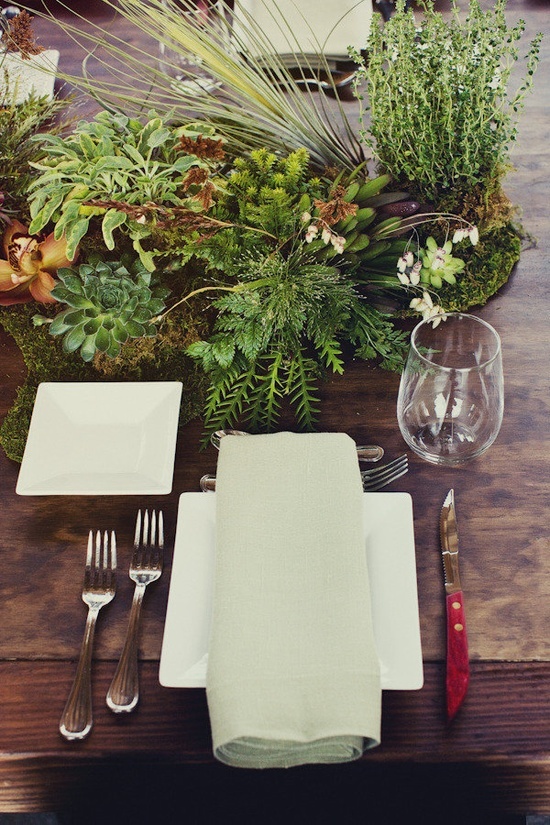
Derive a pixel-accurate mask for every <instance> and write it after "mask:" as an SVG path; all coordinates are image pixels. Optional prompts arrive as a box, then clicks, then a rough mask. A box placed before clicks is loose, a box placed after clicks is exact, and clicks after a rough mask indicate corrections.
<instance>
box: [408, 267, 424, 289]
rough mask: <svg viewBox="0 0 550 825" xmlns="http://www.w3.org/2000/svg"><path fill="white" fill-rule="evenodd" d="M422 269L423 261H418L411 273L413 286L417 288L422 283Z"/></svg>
mask: <svg viewBox="0 0 550 825" xmlns="http://www.w3.org/2000/svg"><path fill="white" fill-rule="evenodd" d="M421 269H422V261H417V262H416V263H415V265H414V266H413V268H412V269H411V271H410V273H409V277H410V279H411V284H414V286H416V285H417V284H419V283H420V270H421Z"/></svg>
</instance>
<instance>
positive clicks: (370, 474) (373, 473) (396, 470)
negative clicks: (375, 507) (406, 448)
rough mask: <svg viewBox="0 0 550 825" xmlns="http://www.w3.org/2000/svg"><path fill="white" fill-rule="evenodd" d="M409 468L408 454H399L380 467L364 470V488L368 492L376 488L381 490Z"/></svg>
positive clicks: (362, 476) (362, 475)
mask: <svg viewBox="0 0 550 825" xmlns="http://www.w3.org/2000/svg"><path fill="white" fill-rule="evenodd" d="M408 469H409V459H408V457H407V454H406V453H405V455H402V456H399V458H396V459H394V461H390V462H388V464H382V465H380V466H378V467H373V468H372V469H370V470H363V472H362V473H361V478H362V480H363V490H364V491H365V492H366V493H367V492H368V493H372V492H374V491H376V490H381V489H382V487H386V486H387V485H388V484H391V483H392V481H396V480H397V479H398V478H401V476H404V475H405V473H406V472H408Z"/></svg>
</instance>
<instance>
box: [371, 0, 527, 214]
mask: <svg viewBox="0 0 550 825" xmlns="http://www.w3.org/2000/svg"><path fill="white" fill-rule="evenodd" d="M421 5H422V11H423V14H422V18H421V19H420V18H417V17H415V15H413V12H412V10H410V11H409V10H405V4H404V0H398V2H397V5H396V11H395V14H394V15H393V16H392V18H391V19H390V20H389V21H388V22H387V23H385V24H384V26H381V25H378V26H376V25H375V26H373V29H372V32H371V36H370V39H369V48H368V65H366V66H365V65H363V67H362V69H361V71H360V78H362V79H365V80H366V83H367V92H368V109H369V110H370V122H369V129H370V131H367V129H364V130H363V132H362V139H363V141H364V142H365V144H366V145H367V146H369V147H371V148H372V149H373V150H374V151H375V154H376V157H377V158H378V160H379V161H380V164H381V166H382V167H383V169H385V170H386V171H389V173H390V174H391V175H392V176H393V177H394V179H395V180H396V181H397V182H398V183H405V184H406V185H409V184H411V185H412V186H413V187H414V192H415V194H417V195H419V197H420V199H421V200H424V201H428V202H432V203H434V204H435V205H436V207H438V208H440V204H441V202H442V198H446V199H447V200H446V206H445V209H446V210H448V211H454V212H458V213H459V214H460V209H461V205H462V200H463V198H464V197H465V196H466V195H467V194H468V193H470V192H471V191H472V189H473V188H474V187H476V186H477V185H480V186H481V190H482V193H483V192H484V191H485V190H486V189H487V187H490V186H491V185H492V186H493V188H494V181H495V180H498V179H500V178H501V176H502V175H503V174H504V172H505V171H506V169H507V167H508V164H509V149H510V146H511V144H512V143H513V141H515V139H516V133H517V118H518V114H519V112H520V111H521V109H522V107H523V104H524V100H525V97H526V95H527V93H528V92H529V91H530V89H531V87H532V83H533V74H534V72H535V69H536V66H537V62H538V52H539V48H540V42H541V37H542V35H538V36H537V37H535V39H534V40H533V41H532V43H531V44H530V48H529V50H528V54H527V57H526V69H525V79H524V80H523V82H522V83H521V85H520V87H519V88H518V89H517V91H515V92H514V93H510V94H509V93H508V84H509V80H510V74H511V71H512V68H513V67H514V64H515V63H516V61H517V60H518V57H519V53H518V47H517V43H518V41H519V40H520V39H521V36H522V33H523V31H524V28H525V24H524V22H523V21H522V20H520V21H519V22H518V23H517V24H516V25H515V26H514V27H513V28H508V27H507V25H506V19H505V6H506V0H496V2H495V4H494V6H492V7H491V8H489V9H488V10H487V11H485V12H484V11H482V10H481V8H480V5H479V2H478V0H470V2H469V13H468V14H467V16H466V17H465V19H464V20H463V21H462V20H461V19H460V17H459V9H458V6H457V4H456V3H455V2H454V0H453V2H452V14H451V17H450V20H449V21H446V20H445V19H444V17H443V15H442V14H441V13H439V12H436V11H435V10H434V3H433V2H432V0H425V2H422V3H421Z"/></svg>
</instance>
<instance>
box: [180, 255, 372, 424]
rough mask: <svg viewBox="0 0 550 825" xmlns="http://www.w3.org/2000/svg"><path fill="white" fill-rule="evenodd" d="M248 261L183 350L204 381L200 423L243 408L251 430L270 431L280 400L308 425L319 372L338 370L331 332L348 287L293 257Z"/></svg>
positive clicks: (330, 272)
mask: <svg viewBox="0 0 550 825" xmlns="http://www.w3.org/2000/svg"><path fill="white" fill-rule="evenodd" d="M249 263H250V268H249V270H248V272H245V271H243V272H242V273H241V282H240V285H239V287H238V289H235V291H232V292H228V293H226V294H225V295H224V296H223V297H221V298H219V299H218V300H217V301H216V302H215V307H216V309H217V310H218V316H217V320H216V322H215V325H214V332H213V334H212V336H211V338H210V340H208V341H201V342H198V343H196V344H192V345H191V347H190V348H189V354H190V355H191V356H192V357H194V358H197V359H198V360H200V362H201V363H202V366H203V368H204V370H205V371H206V372H207V373H208V375H209V376H210V380H211V390H210V393H209V397H208V402H207V408H206V421H205V423H206V426H207V428H208V429H219V428H220V427H223V426H229V425H231V424H234V423H235V422H236V421H237V419H238V418H239V416H241V415H242V414H243V411H245V418H246V420H247V422H248V423H249V425H250V427H251V428H253V429H262V430H272V429H273V428H274V427H275V425H276V422H277V419H278V416H279V413H280V408H281V403H282V401H283V399H285V398H286V399H288V401H289V402H290V404H291V405H292V406H293V407H294V409H295V414H296V419H297V422H298V424H299V425H300V426H302V427H304V428H306V429H311V428H312V427H313V424H314V421H315V415H316V412H317V406H316V405H317V401H318V399H317V397H316V385H317V381H318V378H319V375H320V374H321V372H322V369H323V368H328V369H330V370H332V371H333V372H338V373H341V372H342V371H343V362H342V359H341V357H340V356H341V349H340V344H339V341H338V336H339V335H341V334H342V332H343V330H344V328H345V326H346V324H347V323H348V320H349V318H350V314H351V312H352V310H353V307H354V306H355V304H356V302H357V300H358V299H357V296H356V294H355V291H354V288H353V285H352V283H351V282H350V281H349V280H347V279H346V278H344V277H343V276H342V275H341V274H340V273H339V271H338V270H337V269H336V268H335V267H329V266H327V265H322V264H316V263H312V262H311V261H308V260H307V259H304V258H302V257H301V256H299V255H292V256H290V257H289V258H288V259H285V258H284V257H283V256H281V255H280V254H273V255H271V256H268V257H266V258H264V259H263V260H260V259H258V260H256V261H253V260H251V261H250V262H249Z"/></svg>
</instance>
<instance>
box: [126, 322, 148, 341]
mask: <svg viewBox="0 0 550 825" xmlns="http://www.w3.org/2000/svg"><path fill="white" fill-rule="evenodd" d="M125 326H126V332H127V333H128V335H129V336H130V337H131V338H142V337H143V336H144V335H145V327H144V326H143V324H138V323H137V322H136V321H132V320H130V321H127V322H126V325H125Z"/></svg>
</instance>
